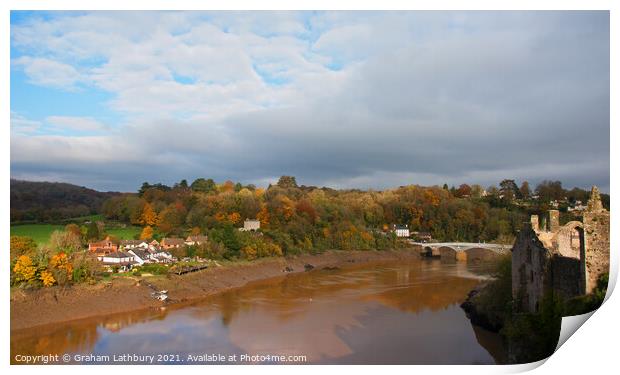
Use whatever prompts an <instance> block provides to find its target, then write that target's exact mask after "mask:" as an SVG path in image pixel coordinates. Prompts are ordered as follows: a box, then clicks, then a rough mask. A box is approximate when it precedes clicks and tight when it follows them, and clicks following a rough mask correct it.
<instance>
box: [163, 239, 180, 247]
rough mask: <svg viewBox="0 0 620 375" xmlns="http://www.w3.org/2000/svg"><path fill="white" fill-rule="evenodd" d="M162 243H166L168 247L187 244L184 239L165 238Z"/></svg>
mask: <svg viewBox="0 0 620 375" xmlns="http://www.w3.org/2000/svg"><path fill="white" fill-rule="evenodd" d="M161 243H162V244H164V243H165V244H166V245H183V244H185V240H183V239H182V238H164V239H163V240H161Z"/></svg>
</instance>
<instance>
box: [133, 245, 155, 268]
mask: <svg viewBox="0 0 620 375" xmlns="http://www.w3.org/2000/svg"><path fill="white" fill-rule="evenodd" d="M127 253H128V254H130V255H133V259H134V260H135V261H136V263H137V264H139V265H143V264H144V263H151V262H152V259H151V254H150V253H149V252H148V250H145V249H142V248H134V249H131V250H129V251H128V252H127Z"/></svg>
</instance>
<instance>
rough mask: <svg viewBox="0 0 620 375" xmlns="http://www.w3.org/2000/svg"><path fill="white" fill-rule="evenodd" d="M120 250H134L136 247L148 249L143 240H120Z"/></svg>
mask: <svg viewBox="0 0 620 375" xmlns="http://www.w3.org/2000/svg"><path fill="white" fill-rule="evenodd" d="M120 247H121V249H135V248H137V247H148V243H147V242H146V241H144V240H121V246H120Z"/></svg>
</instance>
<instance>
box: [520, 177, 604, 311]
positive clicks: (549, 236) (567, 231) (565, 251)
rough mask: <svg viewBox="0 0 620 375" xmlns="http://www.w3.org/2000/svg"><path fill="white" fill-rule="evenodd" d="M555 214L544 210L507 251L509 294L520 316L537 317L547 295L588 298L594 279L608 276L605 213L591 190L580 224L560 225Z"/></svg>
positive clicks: (526, 226)
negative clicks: (544, 216)
mask: <svg viewBox="0 0 620 375" xmlns="http://www.w3.org/2000/svg"><path fill="white" fill-rule="evenodd" d="M559 218H560V215H559V211H558V210H550V211H549V215H548V221H547V222H546V225H544V226H543V228H541V227H540V224H539V217H538V216H537V215H532V217H531V219H530V222H529V223H527V224H526V225H525V226H524V228H523V229H522V230H521V231H520V232H519V234H518V236H517V238H516V240H515V244H514V246H513V248H512V295H513V299H515V301H517V306H518V307H519V308H520V309H522V310H523V311H528V312H537V311H538V309H539V305H540V302H541V300H542V298H543V297H544V296H545V295H548V294H550V293H552V294H555V295H558V296H561V297H562V298H565V299H566V298H572V297H575V296H579V295H584V294H588V293H591V292H592V290H593V289H594V287H595V286H596V282H597V280H598V278H599V276H600V275H601V274H603V273H606V272H609V211H607V210H605V209H604V208H603V206H602V203H601V200H600V194H599V191H598V188H596V187H593V188H592V194H591V196H590V200H589V201H588V206H587V208H586V210H585V211H584V213H583V222H579V221H571V222H568V223H567V224H565V225H563V226H560V220H559Z"/></svg>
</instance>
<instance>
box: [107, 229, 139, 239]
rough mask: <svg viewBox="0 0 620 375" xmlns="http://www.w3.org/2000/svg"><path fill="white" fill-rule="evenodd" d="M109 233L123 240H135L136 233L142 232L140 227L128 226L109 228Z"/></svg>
mask: <svg viewBox="0 0 620 375" xmlns="http://www.w3.org/2000/svg"><path fill="white" fill-rule="evenodd" d="M106 232H108V234H110V235H112V236H115V237H118V238H120V239H121V240H133V239H134V236H135V235H136V234H140V232H142V228H140V227H126V228H107V229H106Z"/></svg>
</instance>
